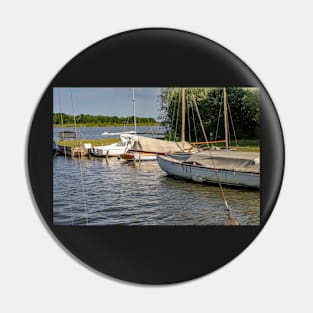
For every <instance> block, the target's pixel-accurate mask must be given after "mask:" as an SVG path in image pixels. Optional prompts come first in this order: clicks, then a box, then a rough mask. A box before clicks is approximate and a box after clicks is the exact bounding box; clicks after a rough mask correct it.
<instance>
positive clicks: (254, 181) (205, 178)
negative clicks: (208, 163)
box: [157, 156, 260, 189]
mask: <svg viewBox="0 0 313 313" xmlns="http://www.w3.org/2000/svg"><path fill="white" fill-rule="evenodd" d="M157 160H158V163H159V166H160V167H161V169H162V170H163V171H165V172H167V174H168V175H170V176H174V177H179V178H184V179H188V180H192V181H194V182H198V183H214V184H217V183H218V182H219V181H220V182H221V183H222V184H223V185H230V186H238V187H246V188H255V189H259V188H260V174H256V173H246V172H238V171H230V170H220V169H219V170H218V171H217V170H216V169H214V168H206V167H203V166H199V165H194V164H188V163H184V162H181V161H178V160H174V159H172V158H169V157H167V156H158V157H157Z"/></svg>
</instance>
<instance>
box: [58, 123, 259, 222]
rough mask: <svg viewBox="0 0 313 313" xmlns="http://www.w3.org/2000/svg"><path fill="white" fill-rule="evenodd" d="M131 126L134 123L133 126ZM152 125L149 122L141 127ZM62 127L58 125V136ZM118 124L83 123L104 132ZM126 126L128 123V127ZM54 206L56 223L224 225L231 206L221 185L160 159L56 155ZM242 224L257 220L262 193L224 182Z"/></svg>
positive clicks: (83, 132)
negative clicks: (188, 177) (178, 175)
mask: <svg viewBox="0 0 313 313" xmlns="http://www.w3.org/2000/svg"><path fill="white" fill-rule="evenodd" d="M130 130H131V129H130ZM142 130H143V131H148V128H143V129H142ZM59 131H60V129H56V130H54V138H57V136H58V132H59ZM104 131H111V132H113V131H114V132H117V131H120V130H118V129H117V128H112V127H110V128H104V127H102V128H95V127H90V128H81V129H80V136H81V138H101V137H102V136H101V135H100V134H101V133H102V132H104ZM124 131H125V129H124ZM53 173H54V175H53V188H54V190H53V210H54V212H53V213H54V214H53V216H54V223H55V224H57V225H116V224H127V225H224V224H225V223H226V217H227V212H226V211H225V205H224V202H223V200H222V198H221V194H220V190H219V188H218V187H217V186H214V185H209V184H197V183H194V182H189V181H184V180H180V179H175V178H172V177H169V176H167V175H166V173H165V172H163V171H162V170H161V169H160V168H159V166H158V163H157V161H149V162H141V164H138V163H136V164H134V163H133V162H125V161H123V160H119V159H117V158H110V159H109V161H108V162H106V160H105V159H102V158H90V159H88V158H85V159H81V160H79V159H77V158H76V159H71V158H64V157H63V156H57V157H53ZM224 192H225V196H226V198H227V201H228V203H229V205H230V206H231V208H232V210H233V214H234V216H235V217H236V219H237V220H238V222H239V223H240V224H241V225H259V215H260V194H259V192H258V191H251V190H246V189H235V188H228V187H225V188H224Z"/></svg>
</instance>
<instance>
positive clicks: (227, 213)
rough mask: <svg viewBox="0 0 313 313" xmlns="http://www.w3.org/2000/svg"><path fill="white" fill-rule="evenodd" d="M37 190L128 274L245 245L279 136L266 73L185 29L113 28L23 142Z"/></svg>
mask: <svg viewBox="0 0 313 313" xmlns="http://www.w3.org/2000/svg"><path fill="white" fill-rule="evenodd" d="M28 171H29V179H30V183H31V187H32V191H33V195H34V198H35V200H36V203H37V206H38V208H39V210H40V213H41V215H42V216H43V219H44V221H45V223H46V224H47V226H48V227H49V228H50V230H51V231H52V233H53V234H54V236H55V238H56V239H57V240H58V241H60V242H61V243H62V245H63V246H64V248H65V249H67V250H68V251H69V252H70V253H71V254H72V255H74V256H75V257H77V258H78V259H80V260H81V261H82V262H83V263H85V264H86V265H88V267H91V268H93V269H95V270H96V271H98V272H100V273H104V274H106V275H109V276H111V277H114V278H118V279H120V280H125V281H129V282H136V283H144V284H169V283H176V282H182V281H187V280H190V279H193V278H197V277H200V276H202V275H204V274H207V273H210V272H212V271H214V270H216V269H218V268H220V267H222V266H223V265H225V264H227V263H228V262H229V261H231V260H232V259H234V258H235V257H236V256H238V255H239V254H240V253H241V252H242V251H243V250H244V249H245V248H246V247H247V246H248V245H249V244H250V243H251V242H252V241H253V240H254V238H255V237H256V236H257V235H258V234H259V232H260V231H261V230H262V228H263V226H264V225H265V223H266V221H267V219H268V218H269V216H270V214H271V212H272V210H273V208H274V205H275V202H276V199H277V197H278V194H279V190H280V187H281V182H282V177H283V171H284V142H283V135H282V130H281V126H280V121H279V118H278V115H277V112H276V110H275V107H274V105H273V102H272V101H271V99H270V96H269V94H268V93H267V91H266V90H265V88H264V86H263V84H262V83H261V82H260V80H259V79H258V78H257V76H256V75H255V74H254V73H253V72H252V71H251V69H249V67H248V66H247V65H246V64H245V63H244V62H243V61H241V60H240V59H239V58H238V57H237V56H235V55H234V54H233V53H231V52H230V51H229V50H227V49H226V48H224V47H222V46H220V45H219V44H217V43H215V42H213V41H211V40H209V39H207V38H204V37H201V36H199V35H196V34H192V33H189V32H185V31H179V30H174V29H162V28H161V29H159V28H155V29H153V28H152V29H139V30H133V31H129V32H125V33H121V34H117V35H115V36H112V37H109V38H107V39H104V40H102V41H100V42H98V43H96V44H94V45H92V46H91V47H89V48H87V49H86V50H84V51H82V52H81V53H80V54H78V55H77V56H75V57H74V58H73V59H72V60H71V61H70V62H69V63H68V64H66V65H65V66H64V67H63V69H62V70H61V71H60V72H59V73H58V74H57V75H56V76H55V78H54V79H53V80H52V82H51V83H50V85H49V86H48V88H47V89H46V91H45V92H44V94H43V96H42V98H41V100H40V102H39V104H38V107H37V110H36V112H35V114H34V117H33V121H32V125H31V129H30V133H29V142H28Z"/></svg>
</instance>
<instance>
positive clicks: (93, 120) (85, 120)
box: [53, 113, 159, 127]
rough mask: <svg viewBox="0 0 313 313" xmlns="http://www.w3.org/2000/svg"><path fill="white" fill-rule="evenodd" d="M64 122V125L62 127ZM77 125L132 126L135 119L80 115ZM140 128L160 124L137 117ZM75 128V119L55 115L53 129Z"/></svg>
mask: <svg viewBox="0 0 313 313" xmlns="http://www.w3.org/2000/svg"><path fill="white" fill-rule="evenodd" d="M62 120H63V125H62ZM75 121H76V125H77V126H79V127H97V126H100V127H105V126H132V125H134V118H133V117H132V116H126V117H119V116H105V115H90V114H79V115H76V116H75ZM136 124H137V125H138V126H157V125H159V124H158V122H157V121H156V120H155V119H154V118H153V117H136ZM62 126H63V127H74V126H75V122H74V117H73V116H72V115H68V114H65V113H62V114H61V113H53V127H62Z"/></svg>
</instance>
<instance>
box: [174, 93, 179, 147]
mask: <svg viewBox="0 0 313 313" xmlns="http://www.w3.org/2000/svg"><path fill="white" fill-rule="evenodd" d="M179 100H180V96H179V94H178V102H177V103H178V108H177V116H176V127H175V134H174V135H175V136H174V141H175V142H176V137H177V126H178V116H179V108H180V103H179V102H180V101H179Z"/></svg>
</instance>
